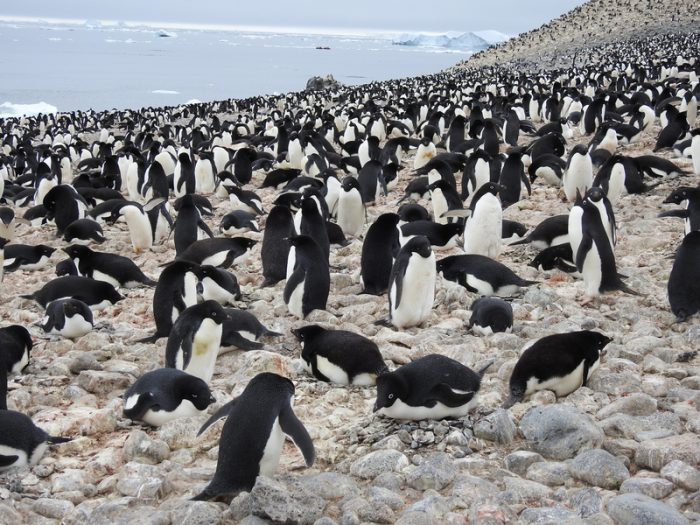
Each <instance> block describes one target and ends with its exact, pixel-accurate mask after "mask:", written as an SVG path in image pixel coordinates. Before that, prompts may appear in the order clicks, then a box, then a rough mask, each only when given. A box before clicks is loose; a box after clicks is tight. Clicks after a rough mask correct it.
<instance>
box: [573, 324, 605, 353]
mask: <svg viewBox="0 0 700 525" xmlns="http://www.w3.org/2000/svg"><path fill="white" fill-rule="evenodd" d="M580 334H581V336H582V337H585V338H586V339H587V340H588V341H589V342H590V344H591V345H592V346H594V347H595V348H596V349H597V350H598V351H599V352H601V353H602V352H603V348H605V346H606V345H607V344H608V343H609V342H610V341H612V338H611V337H608V336H606V335H603V334H601V333H600V332H593V331H591V330H584V331H582V332H580Z"/></svg>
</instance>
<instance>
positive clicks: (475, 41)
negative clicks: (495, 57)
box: [392, 32, 491, 51]
mask: <svg viewBox="0 0 700 525" xmlns="http://www.w3.org/2000/svg"><path fill="white" fill-rule="evenodd" d="M392 44H394V45H395V46H410V47H433V48H435V47H440V48H446V49H460V50H466V51H479V50H481V49H486V48H487V47H489V46H490V45H491V43H490V42H488V41H487V40H485V39H483V38H481V37H479V36H477V35H476V34H475V33H472V32H467V33H445V34H437V35H435V34H426V33H416V34H404V35H401V36H399V37H398V38H395V39H393V40H392Z"/></svg>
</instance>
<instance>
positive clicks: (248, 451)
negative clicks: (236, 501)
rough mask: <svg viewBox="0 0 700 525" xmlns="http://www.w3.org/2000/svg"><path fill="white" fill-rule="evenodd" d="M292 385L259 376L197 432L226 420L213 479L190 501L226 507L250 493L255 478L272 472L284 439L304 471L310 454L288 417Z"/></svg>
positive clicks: (301, 431) (307, 440)
mask: <svg viewBox="0 0 700 525" xmlns="http://www.w3.org/2000/svg"><path fill="white" fill-rule="evenodd" d="M293 402H294V383H292V382H291V381H290V380H289V379H287V378H286V377H282V376H279V375H277V374H272V373H262V374H258V375H257V376H255V377H254V378H253V379H251V381H250V383H248V385H247V386H246V388H245V390H243V393H242V394H241V395H240V396H239V397H237V398H236V399H234V400H233V401H231V402H229V403H227V404H226V405H224V406H223V407H221V409H219V410H218V411H217V412H216V413H215V414H214V415H213V416H212V417H211V418H210V419H209V420H208V421H207V422H206V423H205V424H204V425H203V427H202V428H201V429H200V431H199V434H201V433H202V432H204V431H205V430H206V429H207V428H209V426H211V425H212V424H213V423H215V422H216V421H218V420H219V419H221V418H222V417H227V420H226V422H225V423H224V428H223V430H222V431H221V438H220V439H219V458H218V461H217V464H216V473H215V474H214V479H212V480H211V482H210V483H209V485H207V487H206V488H205V489H204V490H203V491H202V492H201V493H200V494H198V495H197V496H196V497H194V498H193V499H194V500H213V499H217V500H224V501H230V500H231V499H232V498H233V497H234V496H235V495H237V494H238V493H239V492H241V491H250V490H251V489H252V488H253V486H254V485H255V480H256V478H257V477H258V476H272V475H273V474H274V473H275V471H276V470H277V465H278V464H279V459H280V455H281V454H282V448H283V445H284V440H285V435H286V436H288V437H289V438H291V440H292V441H293V442H294V444H295V445H296V446H297V448H298V449H299V450H300V451H301V453H302V454H303V456H304V460H305V463H306V466H307V467H310V466H311V465H313V463H314V459H315V450H314V445H313V442H312V441H311V437H310V436H309V433H308V432H307V431H306V428H304V425H303V424H302V422H301V421H299V419H298V418H297V417H296V415H295V414H294V410H293V408H292V404H293Z"/></svg>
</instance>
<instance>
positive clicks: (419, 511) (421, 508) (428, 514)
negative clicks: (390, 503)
mask: <svg viewBox="0 0 700 525" xmlns="http://www.w3.org/2000/svg"><path fill="white" fill-rule="evenodd" d="M450 510H451V509H450V506H449V504H448V501H447V499H446V498H443V497H442V496H440V495H439V494H437V493H435V492H433V491H428V492H426V495H425V496H424V497H423V499H421V500H418V501H416V502H415V503H414V504H413V505H411V506H410V507H408V508H407V509H406V510H405V511H404V512H403V514H401V517H400V518H399V519H398V520H397V521H396V523H397V525H399V524H403V525H422V524H428V523H430V524H433V523H440V522H441V521H442V520H441V518H442V516H444V515H445V514H447V513H448V512H449V511H450Z"/></svg>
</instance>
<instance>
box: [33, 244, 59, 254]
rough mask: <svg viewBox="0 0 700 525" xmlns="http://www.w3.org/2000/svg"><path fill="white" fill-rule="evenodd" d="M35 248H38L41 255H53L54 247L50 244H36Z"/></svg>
mask: <svg viewBox="0 0 700 525" xmlns="http://www.w3.org/2000/svg"><path fill="white" fill-rule="evenodd" d="M37 248H38V249H39V253H40V254H41V255H45V256H46V257H51V256H52V255H53V252H55V251H56V248H53V247H52V246H46V245H45V244H39V245H37Z"/></svg>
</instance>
